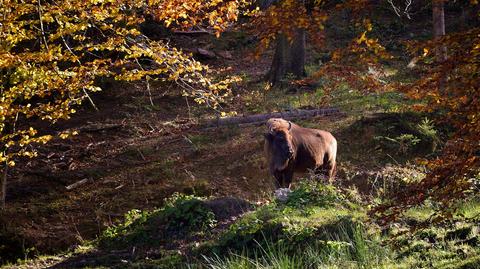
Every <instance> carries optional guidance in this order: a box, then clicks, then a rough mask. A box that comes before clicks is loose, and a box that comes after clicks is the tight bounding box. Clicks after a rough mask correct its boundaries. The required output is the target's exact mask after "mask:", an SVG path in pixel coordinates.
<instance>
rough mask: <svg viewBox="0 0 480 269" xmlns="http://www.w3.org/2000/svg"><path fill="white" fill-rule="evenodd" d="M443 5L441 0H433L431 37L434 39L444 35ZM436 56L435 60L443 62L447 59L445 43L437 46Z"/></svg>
mask: <svg viewBox="0 0 480 269" xmlns="http://www.w3.org/2000/svg"><path fill="white" fill-rule="evenodd" d="M443 6H444V5H443V0H433V3H432V15H433V38H434V39H435V40H438V39H440V38H441V37H443V36H444V35H445V12H444V7H443ZM436 57H437V62H444V61H445V60H447V47H446V46H445V45H440V46H437V48H436Z"/></svg>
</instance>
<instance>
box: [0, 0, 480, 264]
mask: <svg viewBox="0 0 480 269" xmlns="http://www.w3.org/2000/svg"><path fill="white" fill-rule="evenodd" d="M386 6H387V7H388V5H386ZM428 12H429V10H428V11H427V10H418V11H417V13H415V14H414V15H415V16H416V18H419V19H418V20H416V21H405V20H403V19H401V18H397V17H394V16H393V12H392V11H391V10H389V11H388V9H387V11H385V10H383V9H382V10H380V9H379V10H376V11H375V12H374V13H372V14H373V15H372V16H373V18H375V20H374V23H373V25H374V28H373V29H374V30H373V33H372V34H373V35H374V36H375V37H376V38H377V39H379V40H380V41H381V42H384V43H386V44H387V45H386V47H387V48H388V49H389V50H391V52H392V53H393V54H394V55H395V58H393V59H391V60H388V61H387V60H385V61H384V62H381V65H382V70H373V71H372V72H377V73H378V76H377V78H376V79H378V81H381V82H382V83H383V82H385V81H388V82H396V83H398V85H402V83H405V82H407V81H411V80H413V79H414V78H416V77H417V76H418V74H417V73H415V72H416V71H418V70H414V69H410V68H407V65H408V64H409V62H410V61H411V60H412V59H411V58H410V56H408V55H407V53H405V51H404V49H405V48H404V46H405V44H404V43H403V41H404V40H406V39H407V38H409V37H410V36H414V37H415V39H416V40H422V39H426V38H430V37H431V36H430V33H429V31H425V30H422V29H430V27H431V25H430V22H429V19H428V16H427V15H426V14H429V13H428ZM458 14H459V10H457V7H456V6H455V7H447V13H446V17H447V19H448V18H450V19H452V18H455V17H457V16H458ZM342 16H344V17H345V14H343V15H342ZM150 23H151V22H150ZM458 24H460V23H458ZM326 26H327V32H326V37H327V41H326V43H325V45H324V47H323V48H321V49H319V48H318V47H314V46H311V45H309V46H307V58H306V59H307V64H306V66H305V69H306V72H307V73H308V75H312V74H314V73H315V72H316V70H318V69H319V67H321V66H322V65H323V64H324V63H325V62H328V61H330V60H331V58H332V53H333V51H334V49H336V48H337V47H339V46H341V45H344V44H345V43H347V40H350V39H351V37H352V36H353V35H354V34H355V33H356V32H358V29H355V28H356V27H357V26H352V25H350V24H349V20H348V18H340V17H339V18H334V19H333V20H332V21H329V22H328V23H327V24H326ZM457 26H458V25H457V24H451V25H450V26H449V27H451V28H455V27H457ZM142 27H144V28H145V29H147V30H145V29H143V31H152V32H149V34H150V35H152V36H153V35H155V34H158V35H164V33H163V32H161V31H162V30H163V28H161V29H160V30H158V29H157V28H155V27H158V25H157V24H153V25H148V24H145V25H142ZM149 27H151V28H149ZM152 29H153V30H152ZM157 31H158V32H157ZM168 34H169V35H171V37H172V38H171V40H170V36H169V42H171V43H172V44H174V45H175V46H178V47H180V48H182V49H183V50H184V51H185V52H189V53H192V54H193V57H195V58H196V59H197V60H199V61H201V62H202V63H203V64H206V65H208V66H209V67H210V68H211V69H212V70H214V72H213V73H214V74H215V76H216V78H218V79H223V78H224V77H227V76H239V77H241V78H242V81H240V82H236V83H234V85H233V87H232V88H233V92H232V95H231V98H230V99H228V102H225V103H224V104H222V105H223V106H224V107H223V109H224V111H227V112H235V113H236V114H238V115H254V114H259V113H268V112H273V111H291V110H295V109H316V108H322V107H335V108H338V109H339V110H340V111H341V113H338V114H334V115H332V116H328V117H313V118H307V119H298V120H293V121H294V122H295V123H297V124H299V125H301V126H304V127H309V128H317V129H322V130H327V131H329V132H331V133H332V134H333V135H334V136H335V137H336V139H337V140H338V156H337V161H338V169H337V176H336V178H335V181H334V183H333V185H329V184H327V183H326V179H325V178H322V177H319V176H318V175H313V174H311V173H304V174H295V179H294V183H293V187H292V190H293V191H292V193H290V195H289V197H288V199H287V200H286V201H284V202H282V201H279V200H277V199H276V198H275V196H274V190H275V188H274V181H273V177H272V176H271V175H270V174H269V172H268V169H267V166H268V165H267V164H266V161H265V158H264V152H263V146H264V133H265V131H266V127H265V125H264V124H263V123H261V124H246V125H240V126H239V125H228V126H220V127H206V125H205V124H204V123H205V122H208V121H209V120H212V119H215V118H216V117H218V116H219V112H218V111H215V110H212V109H211V108H208V107H205V106H202V105H199V104H196V103H195V102H194V100H193V99H192V98H190V97H185V96H184V95H182V93H183V92H182V91H183V90H184V89H182V88H180V87H179V86H178V85H177V84H175V83H164V82H157V81H153V82H151V83H150V84H149V85H148V88H147V86H146V84H145V83H143V82H138V81H137V82H125V81H118V80H114V79H111V78H99V79H98V80H97V83H98V84H99V85H101V87H102V89H103V90H102V91H100V92H95V93H92V94H91V97H92V100H93V102H94V103H95V106H96V107H98V110H96V109H94V108H93V107H92V106H91V105H90V104H89V103H88V102H85V103H84V104H82V106H80V107H78V109H77V112H76V113H75V114H73V116H72V118H71V119H69V120H60V121H58V122H57V123H55V124H53V125H47V124H45V123H44V122H41V121H40V120H39V121H37V122H34V123H33V125H34V126H35V127H36V128H38V129H39V130H40V132H42V131H46V130H48V131H52V132H56V133H60V132H64V131H69V132H73V131H78V134H77V135H75V136H72V137H69V138H67V139H59V138H56V139H54V140H53V141H51V142H49V143H48V144H45V145H34V146H32V147H35V149H36V150H37V151H38V156H37V157H36V158H32V159H27V158H24V159H21V160H20V161H19V162H18V163H17V164H16V165H15V167H14V168H12V169H10V170H9V171H8V178H9V181H8V192H7V196H6V201H7V206H6V208H5V210H3V211H0V266H1V268H459V269H460V268H463V269H468V268H480V225H479V224H480V197H479V196H478V192H477V193H473V195H471V196H470V197H469V198H463V197H462V198H459V199H456V200H455V201H454V203H453V204H451V205H452V206H455V207H457V208H458V210H457V211H455V212H454V213H452V215H451V218H447V219H442V220H441V221H438V222H434V223H431V221H432V220H435V217H436V216H437V215H436V213H435V212H437V211H438V209H442V208H443V207H444V206H445V204H442V203H440V202H435V201H431V200H427V201H426V202H425V203H424V204H423V205H419V206H415V207H412V208H409V209H408V210H406V211H405V213H403V214H400V215H399V217H398V219H396V220H394V221H392V222H388V223H383V222H382V219H381V218H378V216H375V215H372V214H371V211H370V210H371V209H372V208H374V207H375V206H377V205H379V204H381V203H383V202H387V201H390V199H391V198H392V196H393V195H395V194H396V192H397V191H399V190H403V189H405V188H406V186H407V185H408V184H410V183H412V182H419V181H420V180H422V179H423V178H424V177H425V175H426V173H427V171H428V167H426V166H425V165H424V164H423V163H420V162H418V159H419V158H431V159H432V158H436V157H439V156H440V154H441V150H442V149H444V148H445V147H446V144H445V142H446V141H447V139H448V137H449V135H451V133H453V131H452V129H453V127H452V126H451V125H450V124H448V123H446V122H445V121H442V120H440V118H439V115H438V114H436V113H427V112H418V111H414V110H412V109H411V108H412V105H413V104H423V103H422V102H423V101H422V100H416V101H412V100H411V99H408V98H407V96H405V95H404V94H402V93H400V92H396V91H386V92H381V91H376V90H371V91H365V90H364V89H360V88H356V87H353V86H352V85H351V84H349V83H346V82H345V83H339V84H335V88H334V89H332V88H330V85H333V84H330V83H331V82H332V81H334V80H335V78H334V77H328V76H325V77H320V78H317V80H316V81H315V82H309V83H306V84H302V83H303V82H298V81H296V80H295V79H293V78H292V77H289V76H287V77H285V78H284V79H283V80H282V81H281V83H280V85H277V86H276V87H270V85H269V84H268V83H267V82H265V81H264V77H265V73H266V72H267V70H268V69H269V67H270V65H271V59H272V57H273V54H274V51H273V50H272V49H269V50H267V51H266V52H265V53H264V54H262V55H261V56H260V57H255V55H254V50H255V48H256V46H257V45H258V43H257V42H258V40H256V39H255V38H254V37H252V36H249V34H248V32H246V30H244V29H237V28H232V29H230V28H229V30H228V31H225V32H224V33H222V35H221V36H220V38H217V37H215V35H213V34H209V33H203V32H202V33H200V34H198V33H193V34H192V33H177V34H172V33H170V32H169V33H168ZM162 37H163V36H162ZM308 41H311V40H308ZM199 49H200V50H199ZM205 51H206V52H205ZM212 54H213V55H212ZM370 71H371V70H369V71H368V72H370ZM377 73H376V74H377ZM233 114H234V113H232V115H233ZM472 180H476V181H475V182H477V181H478V180H479V178H475V179H472ZM476 188H477V189H476V190H478V186H477V187H476ZM473 192H475V190H474V191H473Z"/></svg>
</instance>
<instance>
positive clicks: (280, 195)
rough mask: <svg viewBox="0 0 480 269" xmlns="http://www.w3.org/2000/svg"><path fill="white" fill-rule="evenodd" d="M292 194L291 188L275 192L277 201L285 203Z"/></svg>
mask: <svg viewBox="0 0 480 269" xmlns="http://www.w3.org/2000/svg"><path fill="white" fill-rule="evenodd" d="M291 192H292V191H291V190H290V189H289V188H280V189H277V190H275V197H276V198H277V200H279V201H280V202H285V201H287V199H288V195H289V194H290V193H291Z"/></svg>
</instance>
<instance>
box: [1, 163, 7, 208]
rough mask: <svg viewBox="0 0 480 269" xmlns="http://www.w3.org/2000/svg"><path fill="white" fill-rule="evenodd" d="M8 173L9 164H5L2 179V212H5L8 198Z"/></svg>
mask: <svg viewBox="0 0 480 269" xmlns="http://www.w3.org/2000/svg"><path fill="white" fill-rule="evenodd" d="M7 173H8V164H7V163H5V166H4V167H3V177H2V196H1V198H0V199H1V201H0V202H1V205H2V210H5V198H6V197H7Z"/></svg>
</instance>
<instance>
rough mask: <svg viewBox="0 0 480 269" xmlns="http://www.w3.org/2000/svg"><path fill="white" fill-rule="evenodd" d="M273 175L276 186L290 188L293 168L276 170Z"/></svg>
mask: <svg viewBox="0 0 480 269" xmlns="http://www.w3.org/2000/svg"><path fill="white" fill-rule="evenodd" d="M273 176H274V177H275V188H277V189H279V188H290V185H291V183H292V177H293V170H292V171H290V170H284V171H275V172H274V173H273Z"/></svg>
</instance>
